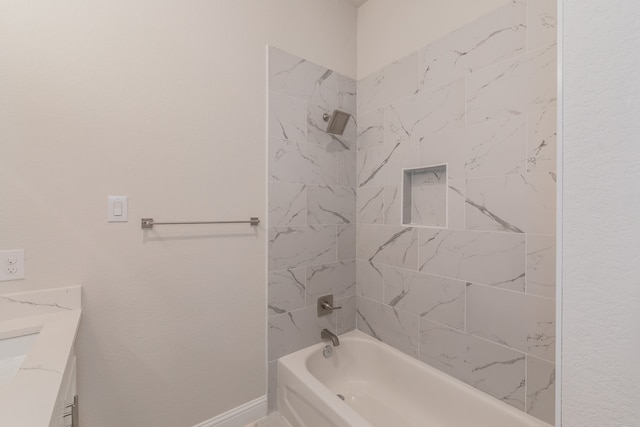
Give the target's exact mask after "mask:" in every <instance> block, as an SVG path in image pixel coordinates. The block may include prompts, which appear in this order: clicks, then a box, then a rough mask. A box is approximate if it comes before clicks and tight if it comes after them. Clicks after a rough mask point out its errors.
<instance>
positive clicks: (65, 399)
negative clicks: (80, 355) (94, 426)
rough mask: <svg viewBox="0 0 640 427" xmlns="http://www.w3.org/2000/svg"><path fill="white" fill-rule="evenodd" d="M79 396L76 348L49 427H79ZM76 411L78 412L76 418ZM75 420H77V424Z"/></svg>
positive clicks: (71, 356)
mask: <svg viewBox="0 0 640 427" xmlns="http://www.w3.org/2000/svg"><path fill="white" fill-rule="evenodd" d="M77 395H78V393H77V385H76V355H75V346H74V348H72V350H71V355H70V356H69V361H68V362H67V367H66V368H65V371H64V375H63V377H62V384H61V386H60V392H59V393H58V398H57V400H56V407H55V410H54V413H53V416H52V417H51V423H50V424H49V427H79V425H78V423H77V411H78V401H77V400H76V399H75V397H76V396H77ZM74 411H75V412H76V415H75V417H74ZM74 420H76V422H75V424H74Z"/></svg>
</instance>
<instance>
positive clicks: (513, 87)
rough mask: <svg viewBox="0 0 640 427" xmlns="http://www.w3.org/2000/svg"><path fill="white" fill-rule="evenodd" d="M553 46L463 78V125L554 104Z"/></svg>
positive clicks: (554, 46) (554, 73) (555, 64)
mask: <svg viewBox="0 0 640 427" xmlns="http://www.w3.org/2000/svg"><path fill="white" fill-rule="evenodd" d="M556 69H557V61H556V45H550V46H546V47H544V48H540V49H536V50H534V51H531V52H528V53H525V54H523V55H520V56H517V57H515V58H512V59H509V60H506V61H503V62H501V63H499V64H497V65H495V66H493V67H489V68H485V69H482V70H478V71H476V72H474V73H473V74H471V75H470V76H469V78H468V79H467V116H466V117H467V125H471V124H477V123H481V122H483V121H486V120H495V119H502V118H507V117H511V116H515V115H519V114H526V113H528V112H530V111H533V110H538V109H542V108H548V107H555V105H556V97H557V94H556Z"/></svg>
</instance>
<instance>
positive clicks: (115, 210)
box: [107, 196, 128, 222]
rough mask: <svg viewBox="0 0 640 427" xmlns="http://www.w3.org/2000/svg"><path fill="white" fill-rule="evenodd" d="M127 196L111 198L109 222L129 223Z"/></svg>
mask: <svg viewBox="0 0 640 427" xmlns="http://www.w3.org/2000/svg"><path fill="white" fill-rule="evenodd" d="M127 199H128V197H127V196H109V197H108V198H107V200H108V207H109V211H108V212H107V218H108V221H109V222H127V216H128V215H127V205H128V200H127Z"/></svg>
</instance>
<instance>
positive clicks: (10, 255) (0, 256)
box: [0, 249, 25, 282]
mask: <svg viewBox="0 0 640 427" xmlns="http://www.w3.org/2000/svg"><path fill="white" fill-rule="evenodd" d="M24 277H25V273H24V249H13V250H9V251H0V282H7V281H10V280H21V279H24Z"/></svg>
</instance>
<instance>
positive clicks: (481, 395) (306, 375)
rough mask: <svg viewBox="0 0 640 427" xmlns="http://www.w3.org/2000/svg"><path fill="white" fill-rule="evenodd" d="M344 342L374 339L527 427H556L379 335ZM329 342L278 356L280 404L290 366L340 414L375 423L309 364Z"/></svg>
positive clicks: (345, 337)
mask: <svg viewBox="0 0 640 427" xmlns="http://www.w3.org/2000/svg"><path fill="white" fill-rule="evenodd" d="M339 338H340V343H341V345H344V343H347V342H349V341H365V342H368V343H372V344H374V345H375V346H378V347H380V348H381V350H382V351H385V352H388V353H391V354H392V355H393V356H394V357H398V358H399V360H400V361H402V362H403V363H409V364H411V366H412V367H414V368H416V369H420V370H424V371H426V372H427V374H428V375H433V376H434V377H436V378H438V379H439V380H442V381H446V382H449V383H451V385H452V386H453V387H457V388H458V389H459V390H460V391H461V392H466V393H471V394H472V395H474V396H475V397H476V398H478V399H480V400H481V401H482V402H484V403H486V404H487V405H492V406H497V407H499V408H500V409H501V410H504V411H507V412H509V413H511V414H513V415H514V416H516V417H519V418H523V420H524V421H527V422H529V424H530V425H527V426H523V427H553V426H552V425H551V424H548V423H546V422H544V421H542V420H541V419H539V418H536V417H534V416H533V415H530V414H528V413H526V412H525V411H523V410H520V409H517V408H515V407H513V406H511V405H509V404H508V403H505V402H503V401H501V400H500V399H497V398H495V397H493V396H491V395H489V394H487V393H485V392H483V391H482V390H479V389H477V388H475V387H473V386H471V385H469V384H467V383H465V382H464V381H462V380H459V379H457V378H455V377H453V376H451V375H449V374H447V373H444V372H442V371H440V370H438V369H436V368H434V367H433V366H431V365H429V364H427V363H426V362H423V361H421V360H419V359H416V358H414V357H412V356H409V355H408V354H406V353H403V352H402V351H400V350H398V349H396V348H394V347H392V346H390V345H388V344H386V343H384V342H382V341H380V340H378V339H376V338H373V337H371V336H370V335H368V334H366V333H364V332H362V331H359V330H353V331H350V332H347V333H344V334H342V335H339ZM326 345H327V343H326V342H320V343H317V344H313V345H311V346H309V347H305V348H303V349H301V350H298V351H296V352H294V353H291V354H288V355H286V356H283V357H281V358H280V359H278V385H277V388H278V405H280V403H281V402H280V389H281V387H283V384H281V383H280V373H281V369H284V370H286V372H287V373H288V374H289V375H292V376H294V377H296V378H298V379H299V380H300V381H301V382H302V383H304V384H305V385H306V386H307V387H308V388H309V389H310V391H311V392H313V393H316V394H317V395H318V397H319V398H320V399H322V401H323V402H325V404H326V405H327V406H328V407H329V408H330V409H331V410H332V411H334V412H335V413H337V414H340V415H339V416H341V417H342V416H344V417H345V418H348V419H349V420H353V421H356V422H357V423H358V424H355V425H357V426H367V427H369V426H371V424H370V423H369V422H368V421H367V420H366V419H365V418H364V417H363V416H361V415H360V414H358V413H357V412H356V411H355V410H354V409H353V408H351V407H350V406H348V405H346V404H345V403H344V402H342V401H339V400H336V396H335V395H334V394H333V393H332V392H331V391H330V390H329V389H328V388H327V386H325V385H324V384H323V383H322V382H321V381H320V380H319V379H318V378H316V377H315V376H314V375H313V374H312V373H311V372H310V371H309V369H308V367H307V360H308V358H309V357H310V356H311V355H312V354H313V353H316V352H321V351H322V349H323V348H324V347H325V346H326Z"/></svg>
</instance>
